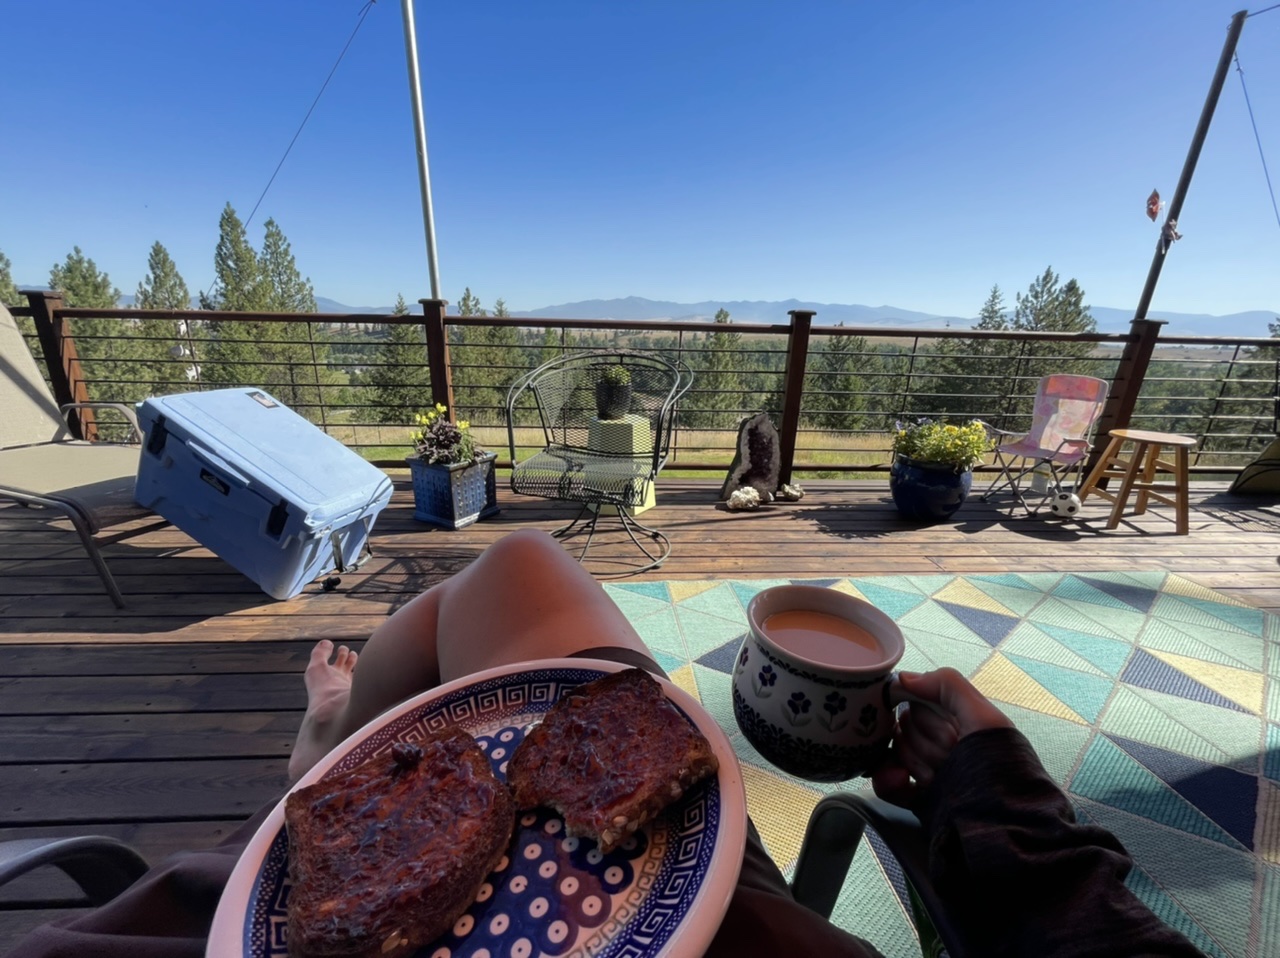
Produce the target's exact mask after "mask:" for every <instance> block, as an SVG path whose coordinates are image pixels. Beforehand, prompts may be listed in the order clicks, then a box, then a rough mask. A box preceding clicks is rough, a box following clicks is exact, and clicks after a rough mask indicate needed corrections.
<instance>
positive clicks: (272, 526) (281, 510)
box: [267, 499, 289, 539]
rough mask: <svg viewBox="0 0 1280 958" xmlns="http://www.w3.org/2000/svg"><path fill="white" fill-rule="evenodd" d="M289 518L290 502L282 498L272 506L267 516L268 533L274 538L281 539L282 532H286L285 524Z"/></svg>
mask: <svg viewBox="0 0 1280 958" xmlns="http://www.w3.org/2000/svg"><path fill="white" fill-rule="evenodd" d="M288 520H289V504H288V503H287V502H285V501H284V500H283V499H281V500H280V501H279V502H277V503H276V504H275V505H274V506H272V507H271V513H270V514H269V515H268V516H267V535H269V536H271V538H273V539H279V538H280V533H282V532H284V524H285V523H286V522H288Z"/></svg>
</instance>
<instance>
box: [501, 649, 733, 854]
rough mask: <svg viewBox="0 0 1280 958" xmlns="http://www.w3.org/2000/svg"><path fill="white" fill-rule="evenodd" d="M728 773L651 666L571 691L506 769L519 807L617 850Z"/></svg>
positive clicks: (556, 705) (539, 726)
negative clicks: (541, 808) (688, 794)
mask: <svg viewBox="0 0 1280 958" xmlns="http://www.w3.org/2000/svg"><path fill="white" fill-rule="evenodd" d="M718 767H719V763H718V762H717V761H716V757H715V754H714V753H713V752H712V750H711V743H710V742H708V741H707V739H706V736H704V735H703V734H702V733H701V732H700V731H699V730H698V729H697V728H695V727H694V726H693V725H692V724H691V723H690V722H689V720H688V719H686V718H685V717H684V715H682V714H681V713H680V711H679V710H678V709H677V708H676V707H675V706H674V705H672V704H671V702H670V701H668V699H667V697H666V695H665V693H664V692H663V690H662V686H661V685H659V684H658V683H657V681H655V680H654V678H653V677H652V676H650V675H649V673H648V672H646V671H644V670H643V669H627V670H625V671H622V672H615V673H613V674H611V675H607V676H605V677H604V678H600V679H596V680H595V681H593V682H588V683H587V684H585V685H580V686H578V687H577V688H576V689H573V690H571V691H570V692H568V693H567V694H566V695H565V696H564V697H563V698H561V699H560V701H559V702H557V703H556V704H555V705H553V706H552V707H551V708H550V709H549V710H548V711H547V713H546V715H545V716H544V717H543V719H542V722H541V723H540V724H538V725H536V726H534V727H533V728H532V729H530V730H529V733H528V735H526V736H525V739H524V741H523V742H521V743H520V745H519V747H518V748H517V749H516V751H515V754H513V755H512V756H511V761H510V762H509V763H508V765H507V782H508V784H510V785H511V787H512V789H513V790H514V792H515V800H516V806H517V807H518V808H522V809H523V808H533V807H536V806H538V805H546V806H548V807H550V808H554V809H555V810H556V811H557V812H559V813H560V814H561V815H562V816H564V821H565V830H566V832H567V833H568V834H569V835H578V836H585V837H590V838H594V839H596V841H597V842H598V843H599V845H600V850H601V851H605V852H608V851H611V850H612V849H613V848H615V847H616V846H617V845H619V844H621V843H622V842H623V841H625V840H626V839H627V836H629V835H630V834H631V833H632V832H634V831H635V830H636V829H637V828H639V827H640V826H641V825H643V824H645V823H646V822H648V821H650V820H651V819H652V818H653V817H654V816H656V815H657V814H658V813H659V812H661V811H662V810H663V809H664V808H666V807H667V806H668V805H670V804H671V803H672V802H674V801H675V800H676V799H678V798H680V796H681V795H683V794H684V793H685V791H686V790H687V789H688V788H689V787H690V786H692V785H693V784H695V783H696V782H698V781H701V780H702V779H703V778H705V777H706V776H708V775H711V774H714V773H715V772H716V770H717V769H718Z"/></svg>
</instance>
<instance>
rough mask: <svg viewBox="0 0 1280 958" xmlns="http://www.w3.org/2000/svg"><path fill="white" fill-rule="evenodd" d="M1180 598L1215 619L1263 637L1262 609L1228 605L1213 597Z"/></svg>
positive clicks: (1187, 596)
mask: <svg viewBox="0 0 1280 958" xmlns="http://www.w3.org/2000/svg"><path fill="white" fill-rule="evenodd" d="M1178 598H1179V599H1180V600H1181V601H1183V602H1185V603H1186V604H1187V605H1193V606H1195V607H1196V608H1198V609H1200V610H1201V611H1203V612H1207V613H1208V614H1209V615H1211V616H1213V617H1214V618H1215V619H1221V620H1222V621H1223V622H1226V623H1227V624H1228V625H1232V626H1234V627H1235V628H1237V629H1239V630H1240V631H1241V632H1248V633H1249V634H1250V635H1256V636H1259V637H1261V635H1262V627H1263V622H1264V620H1265V616H1264V615H1263V613H1262V611H1261V610H1260V609H1252V608H1247V607H1245V606H1241V605H1228V604H1227V603H1225V602H1214V601H1213V600H1211V599H1200V598H1196V597H1195V596H1191V595H1180V596H1178Z"/></svg>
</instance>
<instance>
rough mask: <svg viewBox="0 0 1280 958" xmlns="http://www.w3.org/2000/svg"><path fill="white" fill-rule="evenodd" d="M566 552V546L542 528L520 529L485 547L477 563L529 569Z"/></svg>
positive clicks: (488, 565)
mask: <svg viewBox="0 0 1280 958" xmlns="http://www.w3.org/2000/svg"><path fill="white" fill-rule="evenodd" d="M564 554H566V553H565V551H564V547H563V546H561V545H560V543H558V542H556V540H555V539H553V538H551V536H550V535H549V534H547V533H545V532H543V531H542V530H541V529H519V530H517V531H515V532H512V533H511V534H509V535H506V536H503V537H502V538H501V539H499V540H498V541H497V542H495V543H494V544H493V545H491V546H489V548H487V549H485V550H484V552H483V553H481V555H480V558H479V559H478V560H476V564H477V565H482V566H484V567H485V568H490V569H492V568H498V569H501V568H507V567H514V568H517V569H519V568H524V569H528V568H530V567H531V566H535V567H536V564H541V563H546V562H549V561H553V558H552V557H556V556H559V555H564Z"/></svg>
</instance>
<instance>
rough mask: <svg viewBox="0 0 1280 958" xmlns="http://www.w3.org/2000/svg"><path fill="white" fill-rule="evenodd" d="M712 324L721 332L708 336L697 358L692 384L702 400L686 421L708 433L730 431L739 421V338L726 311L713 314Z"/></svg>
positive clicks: (740, 398) (740, 335) (740, 407)
mask: <svg viewBox="0 0 1280 958" xmlns="http://www.w3.org/2000/svg"><path fill="white" fill-rule="evenodd" d="M715 322H716V324H717V325H718V326H723V327H725V329H724V331H723V332H721V331H716V332H713V333H709V334H707V339H706V344H705V348H704V349H703V350H702V351H701V354H700V355H699V361H698V366H697V369H696V370H695V372H694V383H695V384H696V388H697V391H698V392H699V393H700V394H701V399H700V400H699V401H698V403H697V409H696V411H695V410H690V415H689V416H686V417H685V420H686V421H687V422H689V423H690V424H691V425H699V426H704V427H707V428H711V429H730V428H733V427H735V426H736V425H737V424H738V422H739V420H741V419H742V416H743V413H744V409H743V403H744V397H743V394H742V391H743V390H742V372H741V371H742V361H741V357H740V356H739V352H738V351H739V350H740V349H741V348H742V334H741V333H738V332H735V331H733V330H732V328H731V327H732V325H733V321H732V320H731V319H730V317H729V311H728V310H726V309H719V310H717V311H716V315H715Z"/></svg>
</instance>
